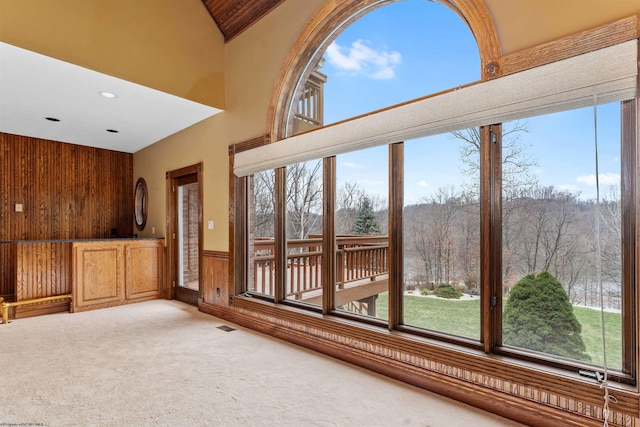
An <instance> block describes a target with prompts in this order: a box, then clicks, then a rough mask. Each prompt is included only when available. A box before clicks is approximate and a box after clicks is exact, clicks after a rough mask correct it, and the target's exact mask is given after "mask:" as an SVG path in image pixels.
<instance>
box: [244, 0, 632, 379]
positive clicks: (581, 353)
mask: <svg viewBox="0 0 640 427" xmlns="http://www.w3.org/2000/svg"><path fill="white" fill-rule="evenodd" d="M421 3H424V5H426V4H427V2H421ZM407 4H409V5H410V6H415V5H416V2H411V1H409V2H407ZM393 6H394V7H396V6H399V5H395V4H394V5H393ZM431 6H433V5H429V6H428V7H431ZM441 6H442V5H439V7H441ZM425 7H427V6H425ZM434 7H435V6H434ZM381 9H384V8H380V9H376V12H377V11H378V10H381ZM445 9H446V8H445ZM448 12H451V11H450V10H448ZM367 16H369V15H367ZM370 16H373V17H375V16H376V15H375V14H374V13H373V12H372V13H371V15H370ZM356 22H360V21H356ZM362 22H365V21H364V18H363V20H362ZM365 23H366V22H365ZM363 25H364V24H363ZM350 28H351V27H350ZM330 34H331V37H328V38H327V39H326V40H325V43H324V44H323V45H322V46H321V47H322V48H324V49H325V50H326V51H327V52H328V53H327V55H328V56H326V57H325V60H326V61H329V63H330V65H331V66H333V67H340V66H342V67H343V69H342V70H341V72H342V73H343V74H340V73H331V72H329V67H327V66H326V65H325V67H327V68H322V65H323V62H324V61H320V60H319V58H320V56H319V55H320V54H322V53H323V51H321V50H318V51H316V54H315V55H314V56H313V58H312V59H311V62H309V64H307V65H308V66H307V67H306V68H305V73H306V76H307V77H308V78H307V79H304V78H301V79H300V80H298V81H297V83H296V84H298V87H297V89H296V90H294V91H293V94H294V95H293V98H292V99H291V100H290V103H291V106H292V107H291V108H290V109H289V110H288V111H289V112H290V115H289V116H287V117H286V118H285V120H284V121H285V122H287V123H289V124H291V123H294V122H295V120H303V121H304V123H302V124H300V123H299V124H298V126H289V127H288V128H287V129H285V130H283V133H282V134H281V135H279V136H278V138H276V139H277V140H276V141H275V142H272V143H269V144H264V145H262V146H260V147H258V148H255V149H253V150H249V151H245V152H240V153H239V154H238V155H236V157H235V159H234V160H235V163H234V172H235V174H236V176H237V177H239V178H238V179H240V180H244V181H245V182H248V183H249V184H250V185H248V186H246V187H242V188H248V189H249V190H248V191H249V193H250V194H253V195H254V198H255V199H256V202H255V203H253V204H252V203H249V204H248V209H247V210H248V211H249V212H250V213H251V212H253V215H254V217H255V219H257V218H258V215H259V212H258V210H257V209H258V206H257V202H258V198H259V197H261V196H260V195H259V194H258V193H257V192H256V190H255V187H256V186H257V183H258V180H257V177H261V179H262V176H263V174H267V175H265V176H266V177H267V179H264V183H265V184H264V185H263V186H264V187H269V186H270V185H271V184H273V187H274V188H275V192H274V195H273V196H272V198H271V199H269V198H266V199H265V200H267V201H270V203H272V204H273V206H271V207H270V210H266V211H265V214H266V216H265V218H269V221H270V222H271V224H275V226H274V227H273V228H271V229H270V231H271V233H270V232H269V231H268V230H267V231H260V232H259V233H257V232H256V230H257V228H254V227H256V226H257V221H255V220H249V221H247V222H246V230H245V234H246V235H247V236H250V238H249V242H250V243H249V245H248V249H249V250H248V251H246V252H245V253H244V254H243V256H244V258H243V260H244V263H245V266H246V269H247V270H248V271H249V274H248V275H247V277H248V278H249V279H250V280H247V281H246V282H247V283H241V284H240V287H241V288H242V289H241V290H242V291H243V292H244V291H249V292H250V293H252V294H254V293H255V294H260V295H266V296H269V297H272V298H270V299H273V301H274V303H275V304H280V303H284V302H286V304H287V305H295V306H296V307H300V308H302V309H305V308H307V309H309V308H310V307H309V306H311V309H312V310H314V311H316V312H317V311H320V310H321V311H322V312H323V314H326V315H330V316H335V317H336V318H348V319H350V320H354V321H360V322H362V323H366V324H371V325H373V327H379V328H381V330H385V329H391V330H398V331H402V332H403V333H408V334H413V335H412V337H415V338H416V339H424V338H425V337H426V338H428V339H436V340H442V341H446V342H447V343H454V344H457V345H460V346H466V347H467V348H473V349H474V350H483V351H484V352H485V353H488V354H500V355H503V356H508V357H514V358H518V359H520V360H526V361H528V362H531V361H533V362H535V363H540V364H542V365H548V366H553V367H554V368H562V369H567V370H570V371H573V372H576V373H577V372H585V371H589V372H592V371H600V370H603V369H604V368H607V369H608V370H612V371H613V374H612V377H614V378H616V379H617V380H620V381H623V382H633V381H635V377H636V372H635V370H636V366H635V364H636V362H635V360H636V357H637V354H636V353H637V349H636V339H635V336H636V334H637V330H636V318H637V312H636V310H637V309H636V306H635V301H634V299H633V298H634V295H636V283H635V256H636V255H635V254H636V235H637V229H636V224H635V223H636V219H635V218H636V208H635V199H636V195H635V191H636V190H635V189H636V188H637V187H636V183H637V164H636V154H635V153H636V148H635V145H636V144H637V138H638V136H637V135H636V132H637V124H636V122H635V121H636V120H637V114H636V113H635V108H636V105H635V104H636V102H637V100H636V97H637V95H636V82H637V72H638V71H637V54H638V43H637V40H632V41H629V42H624V43H619V44H615V45H613V46H608V47H605V48H602V49H599V50H595V51H593V52H589V53H585V54H581V55H577V56H573V57H570V58H567V59H564V60H561V61H555V62H551V63H547V64H545V65H541V66H539V67H535V68H531V69H526V70H523V71H521V72H518V73H514V74H510V75H506V76H498V77H497V78H484V79H481V80H479V81H476V82H475V83H469V82H470V81H472V80H473V79H471V78H468V76H469V75H471V74H470V73H468V74H464V73H463V74H458V73H456V75H457V80H455V79H454V80H455V83H450V84H451V85H448V86H447V85H446V84H445V86H444V87H445V88H447V87H448V88H453V89H447V90H444V91H443V92H439V93H437V94H433V95H430V93H432V92H430V91H429V89H425V88H424V86H423V87H422V89H420V90H421V91H422V92H421V93H418V94H413V97H414V98H415V97H418V98H415V99H413V100H411V101H406V99H411V97H408V98H403V99H401V100H393V101H392V104H388V105H386V106H385V105H382V106H381V105H378V104H375V105H374V107H372V108H380V107H386V108H383V109H382V110H377V111H372V110H371V109H369V110H367V109H366V108H365V107H363V105H362V103H361V101H362V99H363V97H364V95H366V92H367V91H370V92H372V93H375V94H376V97H375V98H376V102H379V101H380V99H379V97H378V96H377V95H379V94H382V93H383V92H384V91H385V90H390V89H389V88H388V87H387V86H388V83H389V82H383V83H380V82H379V81H378V82H373V81H372V80H369V81H368V83H369V85H364V84H362V82H359V84H358V85H355V84H354V85H353V86H354V87H357V88H359V89H360V92H358V93H353V94H351V95H349V96H346V98H345V93H346V91H347V90H348V85H346V86H344V85H343V86H339V87H341V88H342V89H341V90H340V92H341V93H339V94H338V93H336V94H333V95H335V96H337V97H338V98H336V99H340V100H341V101H340V102H332V101H330V100H331V96H330V95H329V93H330V91H328V88H329V85H330V84H333V83H336V84H337V83H340V82H341V79H346V80H349V79H353V78H355V75H356V74H357V71H358V70H360V69H359V68H358V67H356V66H355V65H354V61H356V62H357V59H358V58H361V56H359V55H361V54H362V53H363V52H366V53H367V54H368V55H369V57H376V58H378V62H375V61H374V64H378V65H380V64H384V65H385V66H386V68H385V69H384V70H383V71H385V73H386V74H384V73H383V74H376V73H372V72H370V73H369V76H368V78H371V76H372V75H375V76H377V77H380V76H383V75H384V76H389V75H392V74H394V73H401V72H402V70H400V68H399V67H400V64H404V63H403V62H402V60H401V59H402V58H405V57H404V56H403V54H402V52H399V51H398V52H396V51H395V50H393V48H392V47H391V46H386V47H385V49H386V50H384V51H382V50H381V51H376V50H375V49H373V48H372V46H375V43H374V42H373V41H372V42H371V43H373V44H369V42H365V41H364V40H357V39H356V40H355V41H353V40H352V41H351V42H349V43H347V42H346V41H345V40H346V39H345V40H342V39H340V37H337V38H335V39H333V38H332V37H334V36H335V34H334V33H330ZM345 34H350V33H349V32H345ZM350 36H351V37H353V34H351V35H350ZM331 46H332V47H331ZM345 46H351V48H350V49H351V50H349V49H348V48H347V47H345ZM319 49H320V48H319ZM349 52H351V53H349ZM396 53H397V55H396ZM351 54H353V55H351ZM376 55H378V56H376ZM443 55H444V53H443ZM475 55H476V56H474V57H473V59H472V61H470V62H471V63H472V68H473V69H475V70H476V74H478V69H479V68H480V67H479V63H480V61H478V58H477V51H476V52H475ZM407 58H408V57H407ZM349 64H351V66H352V67H354V68H352V69H350V70H347V69H344V67H346V66H347V65H349ZM364 65H365V64H359V66H364ZM369 66H372V65H371V64H369ZM427 68H428V67H427ZM427 68H424V70H425V73H426V72H427V71H428V70H427ZM460 68H465V67H464V66H461V67H460ZM310 69H313V72H310V71H309V70H310ZM321 69H322V70H321ZM595 69H597V70H602V72H601V73H593V72H592V71H591V70H595ZM320 70H321V71H320ZM368 70H369V71H371V69H368ZM465 70H466V71H469V69H466V68H465ZM378 71H381V70H378ZM437 74H439V75H444V74H446V72H443V71H442V70H440V69H438V73H437ZM345 76H346V77H345ZM430 76H431V77H433V78H434V79H435V78H437V76H436V75H435V74H434V75H431V74H430ZM361 77H362V76H361ZM364 77H367V76H364ZM423 77H424V78H425V79H426V78H427V77H426V74H425V76H423ZM447 77H451V76H447ZM485 77H486V76H485ZM307 80H308V81H307ZM449 81H451V82H453V80H449V79H447V82H449ZM308 82H311V83H310V86H308V87H307V86H305V84H306V83H308ZM342 83H344V81H342ZM374 83H375V84H374ZM318 85H320V86H323V85H325V86H324V87H320V86H318ZM376 85H377V86H379V89H380V90H379V91H376V90H374V89H373V88H374V87H377V86H376ZM456 85H463V86H461V87H455V86H456ZM434 87H437V90H442V89H443V88H442V87H441V86H437V85H436V86H434ZM454 87H455V88H454ZM363 88H366V89H363ZM321 89H322V90H321ZM434 90H435V89H434ZM323 91H324V92H323ZM405 93H406V92H405ZM318 96H323V97H324V98H323V101H324V102H318V98H317V97H318ZM421 96H422V97H421ZM349 101H353V102H355V101H358V102H356V103H357V104H358V105H357V109H355V110H353V111H354V113H348V112H345V111H346V108H347V106H346V104H348V102H349ZM397 102H401V103H400V104H397ZM295 106H297V107H295ZM296 108H298V109H300V111H298V112H297V113H296ZM319 108H323V109H324V111H322V114H320V112H321V111H319V110H318V109H319ZM363 108H364V109H363ZM303 110H304V111H303ZM362 113H366V114H364V115H359V116H358V114H362ZM296 114H297V116H296ZM354 116H357V117H354ZM350 117H353V118H350ZM323 120H324V121H326V122H329V123H333V124H332V125H330V126H325V124H326V123H324V122H323ZM340 120H342V121H340ZM264 171H267V172H264ZM278 177H280V178H278ZM596 184H597V185H596ZM252 185H253V187H252ZM320 195H322V196H321V197H320ZM267 204H269V203H267ZM260 215H261V217H262V208H261V209H260ZM262 234H264V236H262ZM252 239H253V240H252ZM262 240H265V241H267V242H271V243H272V244H273V247H274V248H275V249H274V251H273V254H268V253H267V252H264V253H262V252H257V251H256V249H255V247H256V244H257V243H261V241H262ZM251 242H253V246H252V243H251ZM278 248H280V249H278ZM263 256H273V258H269V259H267V258H260V257H263ZM294 258H296V259H298V258H299V259H300V260H302V261H301V262H300V263H299V264H297V263H296V262H297V261H296V262H293V259H294ZM256 260H260V261H261V263H256ZM267 261H268V262H272V263H273V265H274V266H275V267H274V268H275V273H274V275H273V276H270V277H275V279H274V281H273V282H272V283H273V284H272V286H271V287H266V288H265V287H262V288H260V287H259V286H258V284H257V283H258V282H257V281H256V279H255V278H256V277H258V276H257V275H256V273H255V270H256V268H257V266H258V265H260V266H264V265H269V264H267V263H265V262H267ZM311 265H321V266H322V268H320V269H316V270H309V271H306V270H305V271H302V269H303V268H304V269H306V268H307V266H311ZM278 271H279V272H280V273H278ZM279 274H280V276H281V277H282V280H278V279H277V278H278V275H279ZM285 275H286V276H285ZM309 275H310V276H309ZM311 276H313V277H314V278H313V279H311ZM300 278H303V279H304V280H303V281H305V282H309V283H313V285H312V287H313V292H316V293H317V295H315V296H314V298H308V299H307V298H305V297H304V296H302V294H303V293H304V292H306V291H303V290H300V288H299V283H300V280H302V279H300ZM252 280H253V282H252ZM309 295H310V294H309ZM603 336H604V337H605V339H604V341H603V340H602V337H603ZM605 356H606V357H605ZM605 359H606V366H605Z"/></svg>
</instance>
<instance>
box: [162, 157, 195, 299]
mask: <svg viewBox="0 0 640 427" xmlns="http://www.w3.org/2000/svg"><path fill="white" fill-rule="evenodd" d="M193 174H196V175H197V182H198V224H199V225H198V283H199V286H198V307H200V305H201V304H202V249H203V246H204V234H203V228H204V227H203V223H202V201H203V194H204V192H203V190H202V184H203V163H202V162H200V163H196V164H195V165H191V166H186V167H183V168H180V169H176V170H173V171H169V172H167V173H166V182H167V218H166V220H167V289H166V292H165V297H166V298H167V299H174V298H175V297H176V286H177V282H178V271H179V269H178V258H179V257H178V254H179V252H178V239H177V238H176V236H177V233H178V223H177V222H178V221H177V218H178V212H177V205H178V192H177V191H176V189H177V181H178V180H179V179H180V178H183V177H185V176H188V175H193Z"/></svg>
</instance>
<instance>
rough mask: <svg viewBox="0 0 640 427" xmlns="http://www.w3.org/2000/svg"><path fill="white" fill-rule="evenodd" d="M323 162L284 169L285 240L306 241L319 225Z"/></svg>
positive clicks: (317, 229) (302, 163)
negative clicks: (285, 170)
mask: <svg viewBox="0 0 640 427" xmlns="http://www.w3.org/2000/svg"><path fill="white" fill-rule="evenodd" d="M321 166H322V161H321V160H319V161H315V162H301V163H295V164H292V165H288V166H287V174H286V191H287V193H286V198H287V238H288V239H306V238H307V237H308V236H309V234H310V233H314V232H315V233H317V232H320V227H321V225H322V167H321Z"/></svg>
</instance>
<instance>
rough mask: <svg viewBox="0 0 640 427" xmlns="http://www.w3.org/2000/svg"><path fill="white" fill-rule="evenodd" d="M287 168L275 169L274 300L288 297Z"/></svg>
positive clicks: (277, 300)
mask: <svg viewBox="0 0 640 427" xmlns="http://www.w3.org/2000/svg"><path fill="white" fill-rule="evenodd" d="M286 171H287V168H278V169H276V170H275V193H276V208H275V211H276V217H275V229H274V239H273V240H274V246H275V247H274V254H275V289H274V290H273V298H274V302H276V303H277V302H280V301H283V300H284V299H285V298H286V284H287V215H286V213H287V183H286V173H287V172H286Z"/></svg>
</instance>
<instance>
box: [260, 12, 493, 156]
mask: <svg viewBox="0 0 640 427" xmlns="http://www.w3.org/2000/svg"><path fill="white" fill-rule="evenodd" d="M393 1H394V0H363V1H359V2H353V1H349V0H336V1H331V2H327V3H325V4H324V5H323V6H322V7H320V9H318V11H317V12H316V13H315V15H314V16H313V17H312V18H311V20H310V21H309V23H308V24H307V26H306V27H305V28H304V30H303V31H302V32H301V33H300V35H299V36H298V39H297V40H296V41H295V42H294V43H293V45H292V46H291V49H290V50H289V53H288V54H287V57H286V59H285V61H284V63H283V65H282V67H281V68H280V73H279V75H278V78H277V79H276V84H275V86H274V89H273V92H272V97H271V101H270V104H269V110H268V113H267V129H266V134H267V136H268V137H267V141H266V142H267V143H269V142H272V141H277V140H279V139H282V138H284V137H286V135H285V134H284V133H285V131H286V129H287V120H290V117H291V114H289V111H288V110H289V108H290V106H291V104H292V102H291V100H292V99H294V93H293V92H294V91H295V90H296V88H297V86H298V84H297V83H298V81H301V80H302V81H304V79H306V78H308V76H309V74H310V73H311V72H312V71H313V67H310V66H309V65H310V64H316V63H317V62H318V61H319V60H320V58H321V57H322V53H323V52H324V50H325V49H326V47H327V46H328V45H329V44H330V43H331V42H332V41H333V40H334V39H335V38H336V37H337V36H338V35H339V33H340V28H346V26H348V25H349V24H350V23H351V22H353V21H355V20H357V19H359V18H360V17H362V16H363V15H364V14H366V13H368V12H370V11H372V10H373V9H375V8H378V7H381V6H385V5H388V4H389V3H392V2H393ZM440 3H442V4H443V5H445V6H448V7H449V8H451V9H452V10H453V11H454V12H456V13H457V14H458V15H459V16H460V17H461V18H462V20H463V21H465V22H466V24H467V26H468V27H469V28H470V30H471V32H472V33H473V35H474V37H475V39H476V43H477V45H478V51H479V54H480V64H481V67H482V70H483V71H482V73H481V80H489V79H492V78H495V77H498V76H499V75H500V67H499V64H500V58H501V49H500V46H499V42H498V37H497V33H496V30H495V27H494V25H493V21H492V20H491V17H490V14H489V11H488V10H487V7H486V5H485V4H484V2H483V1H481V0H441V2H440Z"/></svg>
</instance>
